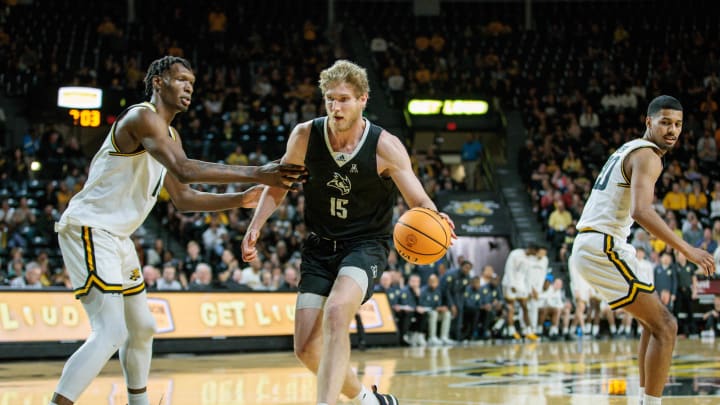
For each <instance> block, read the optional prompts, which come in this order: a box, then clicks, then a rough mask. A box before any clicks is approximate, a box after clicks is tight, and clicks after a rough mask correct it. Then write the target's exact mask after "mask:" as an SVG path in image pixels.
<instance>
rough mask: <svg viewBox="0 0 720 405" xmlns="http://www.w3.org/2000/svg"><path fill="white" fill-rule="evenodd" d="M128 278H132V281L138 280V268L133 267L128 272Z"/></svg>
mask: <svg viewBox="0 0 720 405" xmlns="http://www.w3.org/2000/svg"><path fill="white" fill-rule="evenodd" d="M130 280H132V281H138V280H140V269H133V271H131V272H130Z"/></svg>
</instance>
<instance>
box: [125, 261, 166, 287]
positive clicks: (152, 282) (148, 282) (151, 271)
mask: <svg viewBox="0 0 720 405" xmlns="http://www.w3.org/2000/svg"><path fill="white" fill-rule="evenodd" d="M132 277H137V278H139V274H138V275H132V276H131V278H132ZM142 277H143V279H144V280H145V286H146V288H147V290H148V291H155V290H157V280H158V278H160V272H159V271H158V269H157V267H155V266H153V265H151V264H146V265H144V266H143V269H142Z"/></svg>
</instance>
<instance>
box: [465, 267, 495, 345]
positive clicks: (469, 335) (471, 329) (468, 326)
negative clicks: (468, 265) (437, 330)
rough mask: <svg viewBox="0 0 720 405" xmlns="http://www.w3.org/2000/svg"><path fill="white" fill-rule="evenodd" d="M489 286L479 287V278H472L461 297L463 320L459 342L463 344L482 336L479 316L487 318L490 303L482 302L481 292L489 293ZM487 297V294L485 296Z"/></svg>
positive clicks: (482, 331)
mask: <svg viewBox="0 0 720 405" xmlns="http://www.w3.org/2000/svg"><path fill="white" fill-rule="evenodd" d="M489 287H490V286H488V285H486V286H484V287H482V286H481V285H480V277H478V276H474V277H473V278H472V279H470V284H469V285H468V286H467V288H466V289H465V294H464V297H463V320H462V333H461V336H460V340H461V341H463V342H465V341H468V340H475V338H476V337H480V336H481V335H484V333H485V331H486V329H484V328H480V316H481V314H483V315H485V316H486V317H487V312H488V311H489V310H490V303H489V302H483V298H484V296H483V292H489V291H490V288H489ZM486 295H487V294H486Z"/></svg>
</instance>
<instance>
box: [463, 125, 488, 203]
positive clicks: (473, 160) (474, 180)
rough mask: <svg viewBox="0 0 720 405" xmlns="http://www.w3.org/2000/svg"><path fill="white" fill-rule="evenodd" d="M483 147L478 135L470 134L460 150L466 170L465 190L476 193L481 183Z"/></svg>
mask: <svg viewBox="0 0 720 405" xmlns="http://www.w3.org/2000/svg"><path fill="white" fill-rule="evenodd" d="M482 150H483V145H482V143H480V139H479V136H478V134H471V133H468V134H467V135H466V137H465V142H464V143H463V145H462V147H461V150H460V159H461V161H462V165H463V168H464V169H465V189H466V190H467V191H476V190H478V189H479V181H480V158H481V156H482Z"/></svg>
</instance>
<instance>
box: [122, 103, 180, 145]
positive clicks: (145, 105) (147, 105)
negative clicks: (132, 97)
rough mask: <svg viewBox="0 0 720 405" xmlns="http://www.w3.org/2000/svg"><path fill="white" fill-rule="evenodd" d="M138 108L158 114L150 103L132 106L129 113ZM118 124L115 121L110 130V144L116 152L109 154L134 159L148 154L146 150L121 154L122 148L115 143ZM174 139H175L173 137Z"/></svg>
mask: <svg viewBox="0 0 720 405" xmlns="http://www.w3.org/2000/svg"><path fill="white" fill-rule="evenodd" d="M137 107H147V108H149V109H151V110H153V112H155V113H157V108H155V106H154V105H153V104H152V103H148V102H147V101H146V102H143V103H140V104H135V105H132V106H130V107H128V109H127V111H130V110H132V109H133V108H137ZM116 124H117V121H115V122H114V123H113V125H112V127H111V128H110V143H112V146H113V149H115V151H114V152H109V153H108V154H109V155H110V156H124V157H132V156H138V155H142V154H143V153H145V152H147V151H146V150H145V149H142V150H139V151H137V152H132V153H122V152H120V148H118V146H117V144H116V143H115V125H116ZM173 139H175V137H173Z"/></svg>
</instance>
